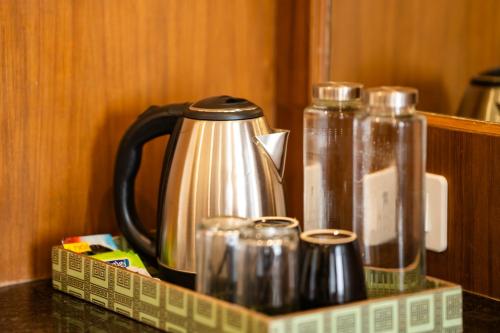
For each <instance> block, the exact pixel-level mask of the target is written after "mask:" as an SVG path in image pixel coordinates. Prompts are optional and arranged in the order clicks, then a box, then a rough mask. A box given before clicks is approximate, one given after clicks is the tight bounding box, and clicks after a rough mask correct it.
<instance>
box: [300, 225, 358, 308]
mask: <svg viewBox="0 0 500 333" xmlns="http://www.w3.org/2000/svg"><path fill="white" fill-rule="evenodd" d="M300 240H301V244H300V246H301V249H300V250H301V260H300V262H301V266H302V269H301V273H300V287H299V288H300V305H301V307H302V308H303V309H312V308H316V307H321V306H328V305H336V304H345V303H348V302H353V301H359V300H363V299H366V287H365V276H364V270H363V263H362V261H361V252H360V249H359V245H358V240H357V237H356V234H355V233H353V232H350V231H347V230H335V229H319V230H310V231H306V232H304V233H302V234H301V235H300Z"/></svg>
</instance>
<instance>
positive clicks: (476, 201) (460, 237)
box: [427, 115, 500, 298]
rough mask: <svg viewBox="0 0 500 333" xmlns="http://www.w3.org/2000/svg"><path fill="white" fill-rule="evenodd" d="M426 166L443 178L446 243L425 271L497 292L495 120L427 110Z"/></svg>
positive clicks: (499, 152)
mask: <svg viewBox="0 0 500 333" xmlns="http://www.w3.org/2000/svg"><path fill="white" fill-rule="evenodd" d="M428 121H429V130H428V145H427V171H428V172H431V173H435V174H439V175H443V176H445V177H446V179H447V180H448V249H447V250H446V251H445V252H443V253H435V252H431V251H428V252H427V269H428V274H429V275H432V276H436V277H439V278H442V279H445V280H448V281H454V282H457V283H460V284H461V285H462V286H463V287H464V288H465V289H467V290H472V291H475V292H478V293H482V294H485V295H489V296H493V297H496V298H500V285H499V283H498V282H499V281H500V280H499V278H498V272H500V247H499V244H498V241H499V240H500V204H499V200H498V198H500V173H499V172H498V171H499V170H500V169H499V168H500V124H491V123H490V124H488V123H482V122H474V121H471V120H467V119H458V118H449V117H443V116H433V115H428Z"/></svg>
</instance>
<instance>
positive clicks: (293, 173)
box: [276, 0, 310, 221]
mask: <svg viewBox="0 0 500 333" xmlns="http://www.w3.org/2000/svg"><path fill="white" fill-rule="evenodd" d="M278 8H279V11H278V12H277V13H278V16H279V17H278V18H277V23H278V24H277V33H276V61H277V62H276V105H277V107H276V109H277V110H276V124H277V126H278V127H280V128H286V129H290V130H291V132H290V136H289V141H288V151H287V159H286V170H285V182H284V186H285V194H286V203H287V215H288V216H294V217H296V218H298V220H299V221H302V201H303V196H302V193H303V190H302V189H303V180H302V127H303V126H302V120H303V110H304V108H305V107H306V106H307V104H308V99H309V91H310V88H309V10H310V2H309V1H307V0H293V1H289V0H280V1H278Z"/></svg>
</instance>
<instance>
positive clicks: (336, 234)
mask: <svg viewBox="0 0 500 333" xmlns="http://www.w3.org/2000/svg"><path fill="white" fill-rule="evenodd" d="M322 235H323V236H329V237H331V236H333V237H331V238H329V237H328V238H327V237H325V238H321V237H318V236H322ZM357 238H358V237H357V236H356V234H355V233H354V232H352V231H348V230H341V229H314V230H309V231H305V232H303V233H302V234H300V239H301V240H303V241H305V242H308V243H315V244H321V245H337V244H346V243H351V242H353V241H355V240H356V239H357Z"/></svg>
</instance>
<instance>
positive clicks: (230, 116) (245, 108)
mask: <svg viewBox="0 0 500 333" xmlns="http://www.w3.org/2000/svg"><path fill="white" fill-rule="evenodd" d="M263 115H264V114H263V112H262V109H261V108H260V107H259V106H257V105H255V104H254V103H252V102H250V101H248V100H246V99H244V98H239V97H232V96H226V95H223V96H214V97H208V98H205V99H202V100H201V101H198V102H196V103H194V104H192V105H191V106H190V107H189V109H188V110H187V111H186V112H185V113H184V116H185V117H187V118H191V119H198V120H244V119H252V118H257V117H262V116H263Z"/></svg>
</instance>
